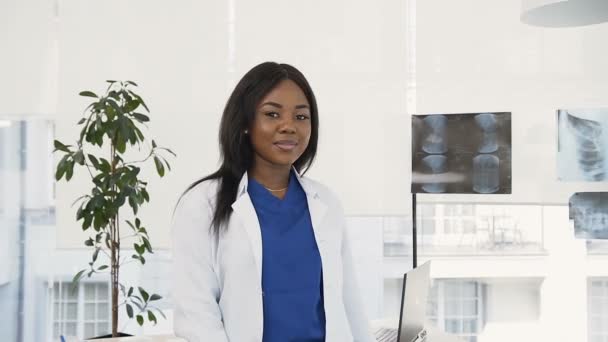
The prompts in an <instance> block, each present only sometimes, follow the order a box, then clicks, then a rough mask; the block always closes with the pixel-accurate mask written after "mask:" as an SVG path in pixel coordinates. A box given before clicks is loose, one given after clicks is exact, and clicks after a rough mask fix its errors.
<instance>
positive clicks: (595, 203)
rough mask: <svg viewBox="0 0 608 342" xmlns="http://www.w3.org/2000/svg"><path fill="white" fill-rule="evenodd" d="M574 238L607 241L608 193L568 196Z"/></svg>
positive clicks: (586, 193) (583, 193)
mask: <svg viewBox="0 0 608 342" xmlns="http://www.w3.org/2000/svg"><path fill="white" fill-rule="evenodd" d="M569 205H570V220H572V221H574V236H576V237H577V238H581V239H608V192H577V193H575V194H574V195H572V196H570V203H569Z"/></svg>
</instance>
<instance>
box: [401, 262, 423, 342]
mask: <svg viewBox="0 0 608 342" xmlns="http://www.w3.org/2000/svg"><path fill="white" fill-rule="evenodd" d="M430 283H431V280H430V261H427V262H425V263H424V264H422V265H420V266H418V267H416V268H415V269H413V270H411V271H409V272H407V273H406V274H404V275H403V288H402V290H401V310H400V315H399V330H398V332H397V341H398V342H412V341H414V340H415V339H416V337H417V336H418V334H419V333H420V332H421V331H422V330H424V323H425V320H426V303H427V299H428V293H429V287H430Z"/></svg>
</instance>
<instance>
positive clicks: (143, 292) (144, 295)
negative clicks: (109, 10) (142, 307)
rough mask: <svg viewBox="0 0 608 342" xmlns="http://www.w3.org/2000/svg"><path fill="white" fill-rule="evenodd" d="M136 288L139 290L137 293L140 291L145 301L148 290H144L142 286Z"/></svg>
mask: <svg viewBox="0 0 608 342" xmlns="http://www.w3.org/2000/svg"><path fill="white" fill-rule="evenodd" d="M137 289H138V290H139V293H141V297H142V298H143V299H144V303H147V302H148V299H149V298H150V295H149V294H148V292H146V290H144V289H143V288H142V287H138V288H137Z"/></svg>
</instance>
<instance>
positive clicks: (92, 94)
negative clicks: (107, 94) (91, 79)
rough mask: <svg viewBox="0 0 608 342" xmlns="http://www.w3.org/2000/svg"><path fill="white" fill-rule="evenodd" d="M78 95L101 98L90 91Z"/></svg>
mask: <svg viewBox="0 0 608 342" xmlns="http://www.w3.org/2000/svg"><path fill="white" fill-rule="evenodd" d="M78 95H80V96H87V97H95V98H97V97H99V96H97V95H95V93H94V92H92V91H88V90H85V91H81V92H80V93H79V94H78Z"/></svg>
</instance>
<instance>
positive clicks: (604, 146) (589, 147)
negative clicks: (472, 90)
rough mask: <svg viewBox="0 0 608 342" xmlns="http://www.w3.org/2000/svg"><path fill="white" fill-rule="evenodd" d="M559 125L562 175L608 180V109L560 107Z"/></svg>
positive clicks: (566, 178)
mask: <svg viewBox="0 0 608 342" xmlns="http://www.w3.org/2000/svg"><path fill="white" fill-rule="evenodd" d="M557 125H558V126H557V174H558V178H559V179H560V180H564V181H587V182H600V181H606V180H608V156H607V155H606V154H607V153H608V109H560V110H558V111H557Z"/></svg>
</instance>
